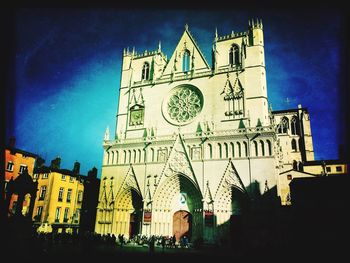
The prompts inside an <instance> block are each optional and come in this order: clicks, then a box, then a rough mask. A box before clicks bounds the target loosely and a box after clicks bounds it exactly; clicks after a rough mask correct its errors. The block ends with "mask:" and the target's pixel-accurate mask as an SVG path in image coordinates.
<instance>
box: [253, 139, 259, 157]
mask: <svg viewBox="0 0 350 263" xmlns="http://www.w3.org/2000/svg"><path fill="white" fill-rule="evenodd" d="M253 144H254V154H255V156H258V143H257V142H256V141H254V142H253Z"/></svg>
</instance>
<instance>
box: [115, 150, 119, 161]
mask: <svg viewBox="0 0 350 263" xmlns="http://www.w3.org/2000/svg"><path fill="white" fill-rule="evenodd" d="M118 162H119V152H118V151H116V158H115V163H118Z"/></svg>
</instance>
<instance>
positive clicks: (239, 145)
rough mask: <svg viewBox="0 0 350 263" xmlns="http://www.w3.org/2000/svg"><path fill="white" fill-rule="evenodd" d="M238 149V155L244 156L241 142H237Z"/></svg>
mask: <svg viewBox="0 0 350 263" xmlns="http://www.w3.org/2000/svg"><path fill="white" fill-rule="evenodd" d="M237 151H238V157H242V153H241V144H240V143H239V142H237Z"/></svg>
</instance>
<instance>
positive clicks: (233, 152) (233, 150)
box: [230, 142, 235, 157]
mask: <svg viewBox="0 0 350 263" xmlns="http://www.w3.org/2000/svg"><path fill="white" fill-rule="evenodd" d="M230 145H231V156H232V157H235V146H234V143H233V142H230Z"/></svg>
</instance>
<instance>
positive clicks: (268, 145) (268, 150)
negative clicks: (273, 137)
mask: <svg viewBox="0 0 350 263" xmlns="http://www.w3.org/2000/svg"><path fill="white" fill-rule="evenodd" d="M266 144H267V152H268V155H269V156H271V155H272V147H271V141H270V140H266Z"/></svg>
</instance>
